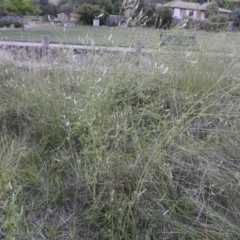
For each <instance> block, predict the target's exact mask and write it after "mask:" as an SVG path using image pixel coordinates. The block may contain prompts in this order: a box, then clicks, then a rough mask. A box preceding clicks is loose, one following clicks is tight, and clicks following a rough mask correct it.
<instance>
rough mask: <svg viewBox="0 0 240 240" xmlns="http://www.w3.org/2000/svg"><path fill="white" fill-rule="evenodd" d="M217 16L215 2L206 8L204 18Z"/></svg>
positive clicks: (217, 10) (217, 11)
mask: <svg viewBox="0 0 240 240" xmlns="http://www.w3.org/2000/svg"><path fill="white" fill-rule="evenodd" d="M218 14H219V9H218V5H217V3H216V2H211V3H209V4H208V5H207V6H206V12H205V15H206V18H208V17H211V16H215V15H218Z"/></svg>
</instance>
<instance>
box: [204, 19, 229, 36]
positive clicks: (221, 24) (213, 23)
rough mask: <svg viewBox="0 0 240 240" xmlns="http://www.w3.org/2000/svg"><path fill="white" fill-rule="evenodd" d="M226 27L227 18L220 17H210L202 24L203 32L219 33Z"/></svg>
mask: <svg viewBox="0 0 240 240" xmlns="http://www.w3.org/2000/svg"><path fill="white" fill-rule="evenodd" d="M227 26H228V18H227V17H225V16H221V15H215V16H211V17H210V18H209V19H208V20H207V21H206V22H205V23H204V30H205V31H212V32H219V31H224V30H225V29H226V28H227Z"/></svg>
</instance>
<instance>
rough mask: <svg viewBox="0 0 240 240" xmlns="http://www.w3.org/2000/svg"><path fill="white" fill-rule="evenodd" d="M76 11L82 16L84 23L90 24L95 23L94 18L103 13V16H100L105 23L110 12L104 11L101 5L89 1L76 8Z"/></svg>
mask: <svg viewBox="0 0 240 240" xmlns="http://www.w3.org/2000/svg"><path fill="white" fill-rule="evenodd" d="M75 13H77V14H79V15H80V16H81V18H80V20H81V21H82V22H83V23H85V24H90V25H91V24H92V23H93V19H95V18H96V17H97V16H100V14H102V17H101V18H100V21H101V23H104V22H105V20H106V18H107V17H108V13H107V12H105V11H102V9H101V8H100V6H99V5H93V4H87V3H84V4H83V5H81V6H79V7H78V8H76V9H75Z"/></svg>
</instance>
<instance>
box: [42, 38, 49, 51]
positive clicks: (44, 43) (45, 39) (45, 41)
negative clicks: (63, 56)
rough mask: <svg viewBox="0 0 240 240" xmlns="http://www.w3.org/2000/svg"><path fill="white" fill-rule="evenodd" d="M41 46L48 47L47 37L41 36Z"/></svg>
mask: <svg viewBox="0 0 240 240" xmlns="http://www.w3.org/2000/svg"><path fill="white" fill-rule="evenodd" d="M41 44H42V47H45V48H47V47H49V36H48V35H41Z"/></svg>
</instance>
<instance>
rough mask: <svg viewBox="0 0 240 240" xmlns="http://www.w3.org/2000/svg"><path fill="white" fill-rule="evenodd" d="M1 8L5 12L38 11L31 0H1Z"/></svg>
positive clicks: (22, 12) (23, 12)
mask: <svg viewBox="0 0 240 240" xmlns="http://www.w3.org/2000/svg"><path fill="white" fill-rule="evenodd" d="M1 2H2V9H3V11H4V12H6V13H21V14H22V15H24V14H29V13H38V12H39V9H38V8H37V6H36V5H34V3H33V2H32V0H2V1H1Z"/></svg>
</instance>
